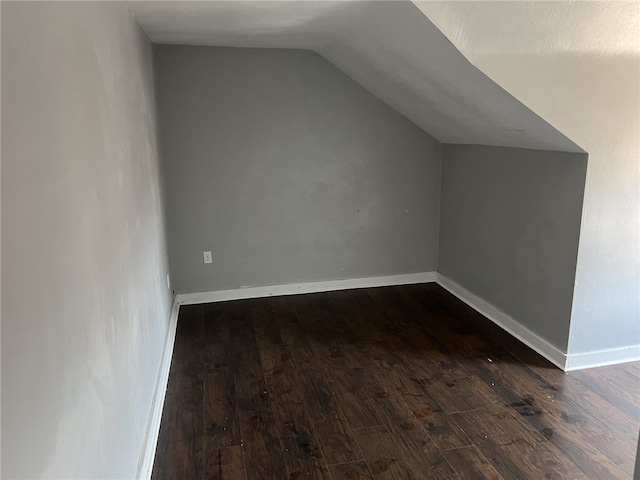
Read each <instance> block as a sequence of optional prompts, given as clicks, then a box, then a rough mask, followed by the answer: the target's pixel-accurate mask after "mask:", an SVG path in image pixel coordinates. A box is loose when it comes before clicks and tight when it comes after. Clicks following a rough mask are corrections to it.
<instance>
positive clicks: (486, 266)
mask: <svg viewBox="0 0 640 480" xmlns="http://www.w3.org/2000/svg"><path fill="white" fill-rule="evenodd" d="M586 166H587V158H586V154H580V153H563V152H549V151H541V150H527V149H518V148H503V147H487V146H475V145H444V146H443V164H442V210H441V222H440V255H439V268H438V270H439V272H440V273H442V274H443V275H445V276H446V277H448V278H450V279H451V280H453V281H455V282H456V283H458V284H460V285H461V286H463V287H464V288H466V289H467V290H469V291H470V292H472V293H474V294H476V295H478V296H479V297H480V298H482V299H484V300H485V301H487V302H488V303H490V304H492V305H493V306H495V307H497V308H499V309H500V310H502V311H503V312H505V313H506V314H508V315H509V316H511V317H512V318H514V319H516V320H517V321H518V322H519V323H520V324H522V325H524V326H525V327H527V328H528V329H529V330H531V331H532V332H534V333H537V334H538V335H539V336H541V337H542V338H544V339H545V340H547V341H548V342H549V343H551V344H553V345H555V346H556V347H558V348H559V349H560V350H562V351H565V352H566V350H567V342H568V338H569V321H570V317H571V299H572V294H573V287H574V277H575V269H576V257H577V251H578V237H579V232H580V218H581V210H582V198H583V193H584V179H585V174H586Z"/></svg>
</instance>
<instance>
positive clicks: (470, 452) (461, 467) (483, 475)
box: [442, 446, 504, 480]
mask: <svg viewBox="0 0 640 480" xmlns="http://www.w3.org/2000/svg"><path fill="white" fill-rule="evenodd" d="M442 454H443V455H444V457H445V458H446V459H447V461H448V462H449V464H450V465H451V467H452V468H453V469H454V470H455V472H456V473H457V474H458V475H459V476H460V478H464V479H469V480H475V479H486V480H504V479H503V477H502V475H500V474H499V473H498V472H497V471H496V469H495V468H493V465H491V463H489V461H488V460H487V459H486V458H485V457H484V455H482V453H481V452H480V451H479V450H478V449H477V448H476V447H473V446H472V447H462V448H454V449H452V450H445V451H444V452H442Z"/></svg>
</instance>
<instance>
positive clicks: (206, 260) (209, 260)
mask: <svg viewBox="0 0 640 480" xmlns="http://www.w3.org/2000/svg"><path fill="white" fill-rule="evenodd" d="M202 258H203V259H204V263H212V262H213V259H212V258H211V252H202Z"/></svg>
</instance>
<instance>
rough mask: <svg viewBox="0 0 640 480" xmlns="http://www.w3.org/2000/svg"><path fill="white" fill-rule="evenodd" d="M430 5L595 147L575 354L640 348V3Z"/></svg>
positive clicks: (536, 102)
mask: <svg viewBox="0 0 640 480" xmlns="http://www.w3.org/2000/svg"><path fill="white" fill-rule="evenodd" d="M420 7H421V8H422V10H423V11H424V12H425V13H426V14H427V15H428V16H429V18H430V19H431V20H432V21H433V22H434V23H435V24H436V25H437V26H438V27H439V28H440V29H441V30H442V31H443V32H444V33H445V34H447V36H448V37H449V38H450V39H451V41H452V42H453V43H454V44H455V45H456V46H457V47H458V48H460V50H461V51H462V52H463V53H464V54H465V55H466V56H467V57H468V58H469V59H470V60H471V61H472V62H473V63H474V64H475V65H476V66H477V67H478V68H480V69H481V70H482V71H483V72H485V73H486V74H487V75H489V76H490V77H491V78H493V79H494V80H495V81H497V82H498V83H499V84H500V85H502V86H503V87H504V88H506V89H507V90H508V91H509V92H510V93H512V94H513V95H515V96H516V97H517V98H518V99H519V100H521V101H522V102H523V103H525V104H526V105H527V106H528V107H530V108H531V109H533V110H534V111H535V112H537V113H538V114H539V115H541V116H542V117H543V118H545V119H546V120H547V121H549V122H550V123H551V124H552V125H554V126H555V127H556V128H558V129H559V130H561V131H562V132H563V133H564V134H566V135H567V136H568V137H570V138H571V139H572V140H573V141H574V142H576V143H578V144H579V145H580V146H581V147H582V148H583V149H584V150H586V151H587V152H589V167H588V171H587V180H586V190H585V198H584V210H583V220H582V230H581V236H580V248H579V253H578V264H577V272H576V286H575V292H574V301H573V310H572V320H571V340H570V344H569V353H570V354H578V353H586V352H592V351H598V350H607V349H616V348H623V347H627V346H632V345H636V346H637V345H638V344H640V162H639V161H638V159H639V158H640V135H638V132H640V5H639V4H638V2H421V3H420ZM487 23H491V25H492V28H491V29H487V28H486V25H487Z"/></svg>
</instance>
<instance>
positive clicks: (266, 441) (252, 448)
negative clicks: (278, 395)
mask: <svg viewBox="0 0 640 480" xmlns="http://www.w3.org/2000/svg"><path fill="white" fill-rule="evenodd" d="M239 416H240V431H241V433H242V446H243V447H244V452H245V469H246V476H247V478H260V479H265V480H268V479H273V480H281V479H283V478H286V468H285V464H284V458H283V455H282V446H281V444H280V440H279V438H278V436H277V429H276V427H275V422H274V420H273V416H272V414H271V413H270V412H268V411H258V412H248V411H241V412H239Z"/></svg>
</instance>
